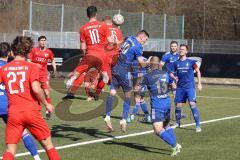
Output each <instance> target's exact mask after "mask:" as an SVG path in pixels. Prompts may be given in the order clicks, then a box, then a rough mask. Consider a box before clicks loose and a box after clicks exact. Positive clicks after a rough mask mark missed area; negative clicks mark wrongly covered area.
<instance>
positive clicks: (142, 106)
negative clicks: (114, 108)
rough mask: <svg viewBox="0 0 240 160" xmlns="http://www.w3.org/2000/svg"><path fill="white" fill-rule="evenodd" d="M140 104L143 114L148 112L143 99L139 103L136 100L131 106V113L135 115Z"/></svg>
mask: <svg viewBox="0 0 240 160" xmlns="http://www.w3.org/2000/svg"><path fill="white" fill-rule="evenodd" d="M140 106H141V109H142V111H143V113H144V114H149V112H148V108H147V103H146V102H145V101H143V102H141V103H139V102H136V104H135V106H134V108H133V111H132V114H133V115H134V116H136V115H137V113H138V110H139V108H140Z"/></svg>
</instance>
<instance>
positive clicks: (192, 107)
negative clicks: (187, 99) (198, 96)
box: [191, 105, 200, 127]
mask: <svg viewBox="0 0 240 160" xmlns="http://www.w3.org/2000/svg"><path fill="white" fill-rule="evenodd" d="M191 110H192V114H193V117H194V120H195V122H196V127H200V120H199V113H198V109H197V106H196V105H195V106H191Z"/></svg>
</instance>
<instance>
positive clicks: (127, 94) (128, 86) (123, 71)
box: [104, 30, 149, 132]
mask: <svg viewBox="0 0 240 160" xmlns="http://www.w3.org/2000/svg"><path fill="white" fill-rule="evenodd" d="M148 38H149V34H148V33H147V32H146V31H145V30H141V31H139V32H138V33H137V35H136V37H134V36H129V37H127V38H126V39H125V41H124V42H123V44H122V46H121V49H120V53H119V57H118V61H117V64H116V65H115V66H114V67H113V68H112V82H111V86H110V95H109V96H108V97H107V101H106V117H105V119H104V121H105V124H106V127H107V129H108V130H109V132H111V131H113V128H112V124H111V120H110V114H111V110H112V106H113V102H114V96H115V95H116V89H117V88H119V87H121V88H122V90H123V92H124V102H123V112H122V118H121V120H120V126H121V129H122V131H123V132H126V127H127V122H126V120H127V118H128V114H129V109H130V104H131V92H132V78H131V64H132V62H133V61H134V60H137V61H138V62H139V64H140V65H141V66H142V67H144V66H146V65H147V62H146V61H144V60H143V57H142V53H143V47H142V46H143V45H144V44H145V43H146V42H147V40H148Z"/></svg>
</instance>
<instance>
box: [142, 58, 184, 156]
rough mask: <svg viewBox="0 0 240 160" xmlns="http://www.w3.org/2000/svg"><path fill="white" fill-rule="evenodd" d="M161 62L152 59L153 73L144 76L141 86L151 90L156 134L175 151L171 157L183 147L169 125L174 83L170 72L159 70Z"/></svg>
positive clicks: (157, 59)
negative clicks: (171, 88)
mask: <svg viewBox="0 0 240 160" xmlns="http://www.w3.org/2000/svg"><path fill="white" fill-rule="evenodd" d="M159 61H160V60H159V58H158V57H156V56H154V57H152V58H151V60H150V68H151V72H149V73H147V74H146V75H145V76H144V79H143V82H142V84H141V86H143V85H147V88H148V90H149V94H150V104H151V113H152V121H153V129H154V132H155V133H156V135H157V136H159V137H160V138H161V139H162V140H163V141H165V142H166V143H167V144H169V145H170V146H171V148H172V150H173V152H172V155H171V156H176V155H177V154H178V153H179V152H180V149H181V145H180V144H178V143H177V140H176V136H175V134H174V131H173V129H172V128H171V127H170V125H169V122H170V111H171V100H170V97H169V87H170V85H172V83H173V81H172V80H171V78H170V76H169V74H168V72H166V71H163V70H159Z"/></svg>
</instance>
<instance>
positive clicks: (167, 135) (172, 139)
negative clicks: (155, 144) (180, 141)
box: [159, 127, 177, 148]
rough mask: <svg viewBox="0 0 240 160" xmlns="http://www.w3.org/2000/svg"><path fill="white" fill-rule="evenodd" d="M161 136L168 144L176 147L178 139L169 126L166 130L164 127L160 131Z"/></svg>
mask: <svg viewBox="0 0 240 160" xmlns="http://www.w3.org/2000/svg"><path fill="white" fill-rule="evenodd" d="M159 137H160V138H161V139H162V140H164V141H165V142H166V143H167V144H169V145H170V146H171V147H172V148H174V147H176V145H177V141H176V136H175V134H174V133H173V129H172V128H171V129H170V127H169V129H167V130H165V129H163V130H162V131H161V132H160V133H159Z"/></svg>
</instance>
